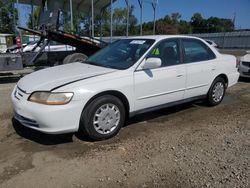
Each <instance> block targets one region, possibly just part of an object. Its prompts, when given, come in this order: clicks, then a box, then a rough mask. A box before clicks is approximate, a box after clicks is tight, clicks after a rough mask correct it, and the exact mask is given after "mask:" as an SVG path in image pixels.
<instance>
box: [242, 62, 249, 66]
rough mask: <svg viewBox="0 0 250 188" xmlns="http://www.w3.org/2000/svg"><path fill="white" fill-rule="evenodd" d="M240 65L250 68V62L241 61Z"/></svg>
mask: <svg viewBox="0 0 250 188" xmlns="http://www.w3.org/2000/svg"><path fill="white" fill-rule="evenodd" d="M242 65H244V66H247V67H250V62H246V61H242Z"/></svg>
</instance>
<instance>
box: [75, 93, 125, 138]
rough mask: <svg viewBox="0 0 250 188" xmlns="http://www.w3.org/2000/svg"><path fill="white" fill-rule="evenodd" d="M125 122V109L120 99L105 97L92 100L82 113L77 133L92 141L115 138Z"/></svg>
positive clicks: (110, 96)
mask: <svg viewBox="0 0 250 188" xmlns="http://www.w3.org/2000/svg"><path fill="white" fill-rule="evenodd" d="M124 121H125V109H124V105H123V103H122V102H121V100H120V99H118V98H117V97H115V96H112V95H105V96H101V97H98V98H96V99H94V100H93V101H92V102H91V103H90V104H89V105H88V106H87V107H86V108H85V109H84V110H83V112H82V115H81V120H80V128H79V132H80V133H83V134H84V135H85V136H87V137H89V138H91V139H93V140H104V139H108V138H111V137H113V136H115V135H116V134H117V133H118V132H119V130H120V129H121V127H122V126H123V124H124Z"/></svg>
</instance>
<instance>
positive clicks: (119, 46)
mask: <svg viewBox="0 0 250 188" xmlns="http://www.w3.org/2000/svg"><path fill="white" fill-rule="evenodd" d="M154 41H155V40H152V39H123V40H119V41H116V42H114V43H113V44H111V45H109V46H108V47H106V48H104V49H102V50H100V51H99V52H97V53H95V54H94V55H92V56H91V57H89V58H88V59H87V60H86V61H85V62H84V63H87V64H93V65H97V66H102V67H108V68H113V69H119V70H123V69H127V68H129V67H131V66H132V65H134V64H135V63H136V61H137V60H138V59H139V58H140V57H141V56H142V55H143V54H144V53H145V52H146V51H147V50H148V49H149V48H150V46H152V44H153V43H154Z"/></svg>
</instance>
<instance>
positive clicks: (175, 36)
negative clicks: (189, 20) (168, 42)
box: [128, 35, 201, 41]
mask: <svg viewBox="0 0 250 188" xmlns="http://www.w3.org/2000/svg"><path fill="white" fill-rule="evenodd" d="M168 38H190V39H201V38H198V37H193V36H185V35H146V36H135V37H129V38H128V39H153V40H156V41H160V40H162V39H168Z"/></svg>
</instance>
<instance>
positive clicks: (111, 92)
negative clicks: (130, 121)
mask: <svg viewBox="0 0 250 188" xmlns="http://www.w3.org/2000/svg"><path fill="white" fill-rule="evenodd" d="M104 95H112V96H115V97H117V98H118V99H120V100H121V102H122V103H123V105H124V107H125V112H126V117H128V116H129V110H130V104H129V101H128V99H127V97H126V96H125V95H124V94H123V93H122V92H120V91H117V90H108V91H103V92H100V93H98V94H96V95H94V96H93V97H91V98H90V99H89V100H88V102H87V103H86V105H85V107H84V109H85V108H86V107H87V106H88V105H89V104H90V103H91V102H92V101H93V100H95V99H96V98H98V97H101V96H104ZM84 109H83V110H84Z"/></svg>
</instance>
